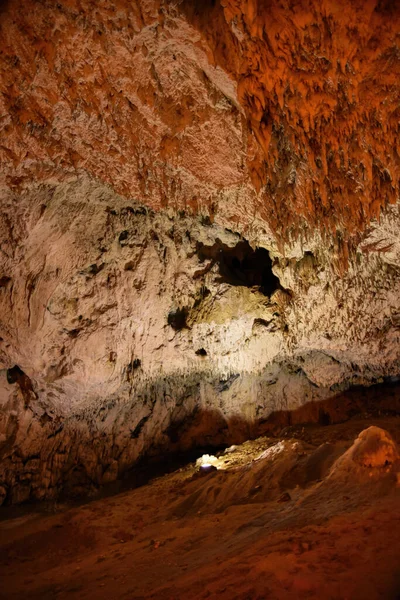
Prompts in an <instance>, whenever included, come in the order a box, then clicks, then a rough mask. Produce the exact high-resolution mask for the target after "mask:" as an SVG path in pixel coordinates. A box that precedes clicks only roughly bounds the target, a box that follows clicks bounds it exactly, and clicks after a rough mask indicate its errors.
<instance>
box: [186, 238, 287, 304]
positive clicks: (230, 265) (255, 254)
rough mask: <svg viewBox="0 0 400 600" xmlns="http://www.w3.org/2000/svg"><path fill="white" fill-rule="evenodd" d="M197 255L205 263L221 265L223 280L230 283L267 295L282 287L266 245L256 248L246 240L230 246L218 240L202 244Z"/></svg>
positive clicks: (220, 272) (199, 245) (221, 278)
mask: <svg viewBox="0 0 400 600" xmlns="http://www.w3.org/2000/svg"><path fill="white" fill-rule="evenodd" d="M197 254H198V256H199V259H200V261H201V262H204V261H205V260H211V261H212V264H215V263H218V265H219V274H220V278H219V282H220V283H228V284H229V285H235V286H245V287H250V288H251V287H257V288H258V289H259V291H260V292H261V293H262V294H264V296H271V294H272V293H273V292H274V291H275V290H277V289H279V288H280V282H279V279H278V277H277V276H276V275H274V273H273V272H272V260H271V257H270V255H269V252H268V250H266V249H265V248H256V249H255V250H253V248H252V247H251V246H250V244H249V243H248V242H247V241H246V240H244V241H241V242H239V243H238V244H236V246H234V247H233V248H230V247H229V246H227V245H226V244H223V243H222V242H221V241H220V240H217V241H216V243H215V244H213V245H212V246H205V245H204V244H201V243H199V244H198V246H197Z"/></svg>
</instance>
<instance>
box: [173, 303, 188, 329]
mask: <svg viewBox="0 0 400 600" xmlns="http://www.w3.org/2000/svg"><path fill="white" fill-rule="evenodd" d="M187 316H188V311H187V308H185V307H183V308H177V309H174V310H171V311H170V312H169V313H168V325H171V327H172V328H173V329H175V330H176V331H179V330H180V329H184V328H185V327H186V326H187V325H186V319H187Z"/></svg>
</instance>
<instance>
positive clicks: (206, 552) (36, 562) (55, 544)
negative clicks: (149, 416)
mask: <svg viewBox="0 0 400 600" xmlns="http://www.w3.org/2000/svg"><path fill="white" fill-rule="evenodd" d="M370 425H376V426H378V427H380V428H382V429H385V430H386V431H388V432H389V433H390V434H391V435H392V436H393V438H394V439H395V440H396V442H397V443H398V444H399V443H400V418H399V416H384V415H383V416H381V417H374V418H369V417H365V416H363V417H357V418H353V419H351V420H349V421H347V422H346V423H342V424H337V425H329V426H318V425H310V426H306V427H293V428H289V429H287V430H286V431H285V432H283V435H282V436H281V437H280V438H259V439H258V440H255V441H251V442H246V443H245V444H243V445H241V446H238V447H233V448H232V449H230V451H229V452H225V453H224V454H222V455H221V457H220V463H221V465H222V466H223V467H224V468H225V470H224V471H216V472H212V473H211V474H208V475H203V476H200V475H199V474H197V473H196V470H195V467H194V465H188V466H187V467H184V468H182V469H179V470H177V471H176V472H174V473H171V474H169V475H165V476H163V477H160V478H158V479H155V480H153V481H151V482H150V483H148V484H147V485H145V486H143V487H141V488H137V489H135V490H131V491H128V492H125V493H121V494H118V495H115V496H113V497H108V498H103V499H100V500H96V501H92V502H88V503H86V504H83V505H81V506H78V507H77V506H75V507H71V506H68V505H66V504H64V505H61V504H58V505H56V506H54V507H53V511H52V512H50V511H49V512H47V513H45V514H44V513H43V512H41V513H40V512H37V511H35V512H29V511H28V510H27V511H26V512H25V514H23V515H20V516H18V517H15V518H5V519H3V520H2V521H1V522H0V578H1V584H0V597H1V598H4V599H7V600H12V599H22V598H30V599H39V598H40V599H41V600H46V599H50V598H57V599H58V598H60V599H62V598H68V599H76V600H78V599H79V600H84V599H119V598H121V599H127V600H128V599H129V600H138V599H142V598H155V599H165V600H169V599H171V600H172V599H186V600H191V599H197V598H199V599H203V598H221V599H226V600H245V599H248V600H256V599H258V600H264V599H265V600H267V599H285V600H286V599H296V600H297V599H303V598H311V599H319V600H325V599H332V600H333V599H335V600H338V599H343V600H345V599H348V600H356V599H360V600H361V599H363V600H366V599H367V600H369V599H370V600H372V599H375V598H383V599H385V600H395V599H398V598H400V485H399V482H400V477H399V472H398V471H396V472H393V470H392V471H391V470H390V469H389V468H387V469H380V472H379V474H377V473H376V469H375V471H374V470H373V469H370V471H371V472H370V473H369V477H367V478H366V479H365V478H363V477H362V478H361V479H360V478H358V477H357V476H356V475H354V476H351V474H350V476H349V474H347V475H344V476H343V477H342V476H340V477H336V478H335V477H330V476H329V473H330V469H331V467H332V465H333V464H336V463H335V461H336V460H337V459H338V457H340V456H342V455H343V453H344V452H345V450H347V449H348V448H349V447H350V446H351V444H352V443H353V440H354V439H355V437H357V435H358V434H359V433H360V431H362V430H364V429H366V428H368V427H369V426H370ZM265 450H267V452H265ZM262 452H264V456H263V457H260V454H261V453H262ZM257 458H258V459H259V460H256V459H257ZM367 471H368V469H367ZM372 471H374V472H372Z"/></svg>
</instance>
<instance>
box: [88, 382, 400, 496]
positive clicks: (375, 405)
mask: <svg viewBox="0 0 400 600" xmlns="http://www.w3.org/2000/svg"><path fill="white" fill-rule="evenodd" d="M397 415H400V384H399V383H397V382H395V383H383V384H376V385H374V386H371V387H370V388H365V387H363V386H359V387H358V386H357V387H353V388H351V389H350V390H348V391H346V392H343V393H340V394H338V395H336V396H334V397H332V398H329V399H327V400H323V401H311V402H308V403H306V404H304V405H302V406H300V407H298V408H297V409H295V410H279V411H274V412H273V413H271V414H270V415H269V416H268V417H267V418H260V419H256V420H254V421H249V420H246V419H245V418H243V417H241V416H232V417H230V418H226V417H224V416H223V415H222V414H221V412H220V411H217V410H210V409H207V410H203V409H197V410H195V411H194V412H193V413H192V414H190V415H187V416H186V417H185V418H184V419H181V420H179V421H176V422H173V423H171V424H170V426H169V427H168V429H167V430H166V432H165V433H166V434H167V440H168V441H167V443H165V444H161V445H158V446H155V447H154V448H152V449H151V451H149V452H148V453H147V454H146V455H145V456H143V457H142V458H141V459H140V460H139V461H138V462H137V463H136V465H135V466H134V467H133V468H132V469H129V470H127V471H126V472H125V473H124V474H123V475H122V477H121V478H120V479H119V480H117V481H115V482H112V483H110V484H106V485H104V486H102V487H101V489H100V490H99V494H98V495H97V496H96V498H98V497H105V496H110V495H115V494H117V493H120V492H123V491H127V490H131V489H135V488H138V487H141V486H143V485H146V484H147V483H149V482H150V481H151V480H152V479H154V478H157V477H160V476H162V475H166V474H168V473H172V472H174V471H176V470H178V469H180V468H182V467H185V466H186V465H188V464H190V463H193V462H195V461H196V460H197V459H198V458H200V457H201V456H202V455H203V454H217V453H219V452H222V451H224V450H225V449H226V448H228V447H229V446H232V445H239V444H242V443H243V442H245V441H247V440H252V439H256V438H258V437H261V436H266V437H271V438H276V439H277V441H278V440H279V439H281V438H282V435H283V434H284V435H285V436H286V435H288V434H289V436H290V435H293V437H296V435H297V433H298V432H300V430H302V429H303V428H304V427H312V426H318V427H321V426H322V427H329V426H330V425H335V424H340V423H345V422H347V421H349V420H351V419H354V420H355V429H356V430H357V423H356V421H357V419H359V420H360V421H361V419H362V420H363V422H362V423H361V422H360V426H359V430H360V431H361V429H362V428H364V427H365V423H364V420H365V419H368V418H370V419H371V420H372V419H373V420H376V419H379V418H381V417H385V416H386V417H392V416H397ZM288 428H289V431H288ZM296 429H298V432H296ZM360 431H358V433H359V432H360ZM358 433H357V434H356V435H358ZM397 441H398V442H399V443H400V440H397Z"/></svg>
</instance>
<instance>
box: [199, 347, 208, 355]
mask: <svg viewBox="0 0 400 600" xmlns="http://www.w3.org/2000/svg"><path fill="white" fill-rule="evenodd" d="M196 354H197V356H207V350H204V348H199V349H198V350H196Z"/></svg>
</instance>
